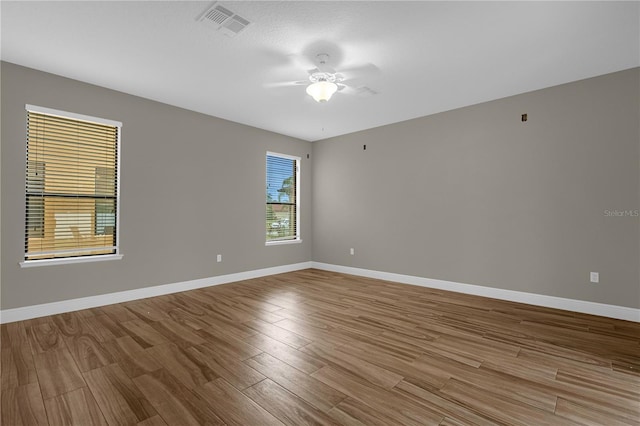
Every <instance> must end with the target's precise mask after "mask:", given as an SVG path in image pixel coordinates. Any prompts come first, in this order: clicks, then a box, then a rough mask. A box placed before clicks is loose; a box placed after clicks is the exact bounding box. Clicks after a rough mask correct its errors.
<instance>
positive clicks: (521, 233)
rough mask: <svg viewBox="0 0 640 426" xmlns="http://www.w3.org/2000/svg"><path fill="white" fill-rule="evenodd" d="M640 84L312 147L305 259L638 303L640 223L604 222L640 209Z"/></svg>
mask: <svg viewBox="0 0 640 426" xmlns="http://www.w3.org/2000/svg"><path fill="white" fill-rule="evenodd" d="M639 82H640V72H639V70H638V69H637V68H636V69H632V70H627V71H623V72H619V73H614V74H610V75H605V76H601V77H597V78H593V79H588V80H583V81H579V82H574V83H570V84H566V85H562V86H558V87H553V88H549V89H545V90H540V91H536V92H531V93H527V94H523V95H518V96H514V97H510V98H506V99H501V100H497V101H493V102H489V103H484V104H480V105H476V106H472V107H467V108H463V109H459V110H454V111H449V112H445V113H442V114H437V115H433V116H428V117H423V118H419V119H415V120H411V121H406V122H402V123H397V124H393V125H389V126H384V127H379V128H376V129H372V130H367V131H362V132H358V133H354V134H350V135H346V136H342V137H337V138H332V139H328V140H324V141H321V142H315V143H314V145H313V209H314V210H313V237H314V238H313V259H314V260H315V261H318V262H326V263H331V264H337V265H345V266H354V267H359V268H366V269H372V270H379V271H385V272H394V273H400V274H406V275H414V276H420V277H427V278H436V279H443V280H449V281H456V282H462V283H468V284H476V285H482V286H490V287H496V288H501V289H510V290H517V291H523V292H530V293H538V294H544V295H550V296H559V297H566V298H571V299H578V300H586V301H593V302H601V303H607V304H614V305H620V306H627V307H633V308H638V307H640V276H639V270H638V265H639V261H638V259H639V258H640V252H639V248H638V246H639V242H640V233H639V220H638V218H637V217H607V216H606V215H605V210H616V209H617V210H621V211H622V210H636V209H638V208H639V177H640V171H639V161H638V159H639V144H640V135H639V123H640V107H639V99H640V86H639ZM522 113H527V114H528V116H529V121H527V122H526V123H523V122H521V121H520V115H521V114H522ZM365 144H366V145H367V149H366V151H365V150H363V145H365ZM351 247H353V248H355V255H354V256H350V255H349V248H351ZM590 271H596V272H599V273H600V283H599V284H590V283H589V272H590Z"/></svg>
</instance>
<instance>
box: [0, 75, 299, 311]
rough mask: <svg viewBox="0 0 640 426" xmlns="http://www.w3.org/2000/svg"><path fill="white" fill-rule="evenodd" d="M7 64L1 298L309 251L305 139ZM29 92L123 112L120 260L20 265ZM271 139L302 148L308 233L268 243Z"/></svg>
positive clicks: (52, 103)
mask: <svg viewBox="0 0 640 426" xmlns="http://www.w3.org/2000/svg"><path fill="white" fill-rule="evenodd" d="M1 75H2V132H1V137H2V146H1V148H2V150H1V152H2V163H1V166H2V169H1V173H2V178H1V183H2V188H1V189H2V194H1V195H2V216H1V217H2V225H1V233H2V241H1V245H2V250H1V255H2V259H1V260H2V272H1V280H2V294H1V295H2V304H1V308H2V309H9V308H16V307H22V306H29V305H35V304H39V303H46V302H53V301H60V300H65V299H73V298H78V297H84V296H92V295H99V294H106V293H112V292H117V291H123V290H130V289H136V288H141V287H146V286H154V285H160V284H167V283H175V282H180V281H187V280H192V279H197V278H204V277H211V276H217V275H223V274H229V273H234V272H241V271H247V270H255V269H260V268H266V267H271V266H279V265H287V264H293V263H297V262H305V261H309V260H311V214H310V213H311V197H310V195H309V194H310V189H311V164H310V161H311V160H307V158H306V154H307V153H310V152H311V145H310V144H309V143H308V142H304V141H301V140H297V139H293V138H290V137H286V136H282V135H278V134H275V133H270V132H267V131H263V130H259V129H255V128H251V127H247V126H244V125H241V124H236V123H232V122H229V121H225V120H221V119H217V118H214V117H209V116H206V115H202V114H198V113H194V112H190V111H186V110H183V109H179V108H175V107H172V106H168V105H165V104H161V103H157V102H153V101H150V100H145V99H142V98H138V97H134V96H131V95H127V94H124V93H120V92H115V91H112V90H108V89H104V88H100V87H96V86H92V85H88V84H84V83H81V82H78V81H74V80H69V79H66V78H62V77H58V76H54V75H51V74H46V73H43V72H39V71H35V70H32V69H28V68H23V67H19V66H16V65H13V64H9V63H2V68H1ZM203 96H206V94H203ZM212 96H213V95H212ZM27 103H28V104H34V105H39V106H44V107H49V108H55V109H59V110H64V111H70V112H75V113H79V114H85V115H92V116H96V117H102V118H107V119H111V120H118V121H122V123H123V130H122V135H123V136H122V169H121V175H122V193H121V228H120V236H121V252H122V254H124V258H123V259H122V260H120V261H110V262H96V263H85V264H73V265H60V266H48V267H39V268H28V269H21V268H20V267H19V265H18V262H20V261H21V260H22V259H23V254H24V202H25V200H24V167H25V125H26V119H25V109H24V107H25V104H27ZM267 150H269V151H275V152H281V153H287V154H291V155H297V156H300V157H302V164H301V173H302V176H301V181H302V197H301V203H302V205H301V215H302V217H301V221H302V229H301V235H302V239H303V242H302V243H301V244H291V245H284V246H272V247H265V244H264V238H265V237H264V215H265V207H264V201H265V186H264V185H265V184H264V181H265V154H266V151H267ZM218 253H221V254H222V255H223V262H222V263H216V261H215V257H216V254H218Z"/></svg>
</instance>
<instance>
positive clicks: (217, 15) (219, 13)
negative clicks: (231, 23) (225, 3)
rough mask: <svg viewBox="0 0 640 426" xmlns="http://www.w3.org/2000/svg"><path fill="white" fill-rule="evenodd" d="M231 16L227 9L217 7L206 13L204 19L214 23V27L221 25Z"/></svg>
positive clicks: (231, 13)
mask: <svg viewBox="0 0 640 426" xmlns="http://www.w3.org/2000/svg"><path fill="white" fill-rule="evenodd" d="M232 16H233V12H231V11H230V10H229V9H225V8H224V7H222V6H220V5H218V6H215V7H214V8H213V9H212V10H210V11H209V12H207V13H206V14H205V15H204V19H208V20H209V21H211V22H213V23H215V24H216V25H222V23H223V22H224V21H226V20H227V19H229V18H231V17H232Z"/></svg>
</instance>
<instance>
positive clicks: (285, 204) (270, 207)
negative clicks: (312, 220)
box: [266, 153, 299, 241]
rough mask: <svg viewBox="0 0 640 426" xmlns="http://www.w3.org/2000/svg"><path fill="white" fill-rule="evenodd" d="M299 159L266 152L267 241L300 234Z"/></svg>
mask: <svg viewBox="0 0 640 426" xmlns="http://www.w3.org/2000/svg"><path fill="white" fill-rule="evenodd" d="M298 161H299V159H297V158H296V157H290V156H284V155H279V154H273V153H269V154H267V214H266V233H267V241H285V240H295V239H297V238H299V233H298V228H299V227H298V186H297V185H298Z"/></svg>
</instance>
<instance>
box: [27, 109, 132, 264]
mask: <svg viewBox="0 0 640 426" xmlns="http://www.w3.org/2000/svg"><path fill="white" fill-rule="evenodd" d="M29 107H30V106H27V167H26V219H25V225H26V229H25V260H37V259H57V258H66V257H77V256H92V255H105V254H116V253H117V252H118V247H117V235H118V234H117V226H118V223H117V217H118V181H117V176H118V173H117V170H118V142H119V132H120V127H119V126H118V125H115V124H111V123H110V122H109V121H108V120H103V121H105V122H106V123H103V122H94V121H91V120H84V119H78V118H76V116H75V114H70V116H65V115H64V113H62V112H59V114H58V113H48V112H43V111H41V110H39V109H38V107H32V109H30V108H29ZM42 110H45V111H53V110H47V109H44V108H42ZM96 120H101V119H96Z"/></svg>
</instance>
